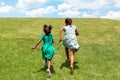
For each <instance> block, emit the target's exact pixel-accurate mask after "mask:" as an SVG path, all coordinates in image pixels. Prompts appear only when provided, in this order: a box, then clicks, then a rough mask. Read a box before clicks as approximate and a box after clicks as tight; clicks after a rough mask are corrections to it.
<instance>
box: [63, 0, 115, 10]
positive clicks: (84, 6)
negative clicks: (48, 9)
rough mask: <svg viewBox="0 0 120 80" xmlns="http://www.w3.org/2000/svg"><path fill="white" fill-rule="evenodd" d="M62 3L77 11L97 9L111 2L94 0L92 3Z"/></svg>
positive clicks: (70, 1)
mask: <svg viewBox="0 0 120 80" xmlns="http://www.w3.org/2000/svg"><path fill="white" fill-rule="evenodd" d="M63 1H64V2H66V3H68V4H69V5H72V7H76V8H79V9H92V10H94V9H99V8H101V7H104V6H106V5H109V4H112V2H113V1H112V0H94V1H89V2H88V1H83V0H63Z"/></svg>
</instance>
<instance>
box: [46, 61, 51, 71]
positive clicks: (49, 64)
mask: <svg viewBox="0 0 120 80" xmlns="http://www.w3.org/2000/svg"><path fill="white" fill-rule="evenodd" d="M47 63H48V69H50V66H51V60H47Z"/></svg>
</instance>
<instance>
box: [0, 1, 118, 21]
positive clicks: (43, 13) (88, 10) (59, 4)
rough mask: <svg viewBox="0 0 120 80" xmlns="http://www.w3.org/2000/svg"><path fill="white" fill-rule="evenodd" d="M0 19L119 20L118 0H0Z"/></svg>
mask: <svg viewBox="0 0 120 80" xmlns="http://www.w3.org/2000/svg"><path fill="white" fill-rule="evenodd" d="M0 17H43V18H44V17H49V18H64V17H72V18H109V19H116V20H120V0H0Z"/></svg>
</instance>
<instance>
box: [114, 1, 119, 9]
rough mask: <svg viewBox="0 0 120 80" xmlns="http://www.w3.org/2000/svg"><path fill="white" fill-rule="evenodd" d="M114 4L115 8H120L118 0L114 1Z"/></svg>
mask: <svg viewBox="0 0 120 80" xmlns="http://www.w3.org/2000/svg"><path fill="white" fill-rule="evenodd" d="M114 2H115V7H118V8H120V0H114Z"/></svg>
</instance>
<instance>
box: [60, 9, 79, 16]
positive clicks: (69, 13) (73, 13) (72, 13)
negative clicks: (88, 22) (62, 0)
mask: <svg viewBox="0 0 120 80" xmlns="http://www.w3.org/2000/svg"><path fill="white" fill-rule="evenodd" d="M58 15H60V16H62V17H80V12H79V11H77V10H67V11H65V12H58Z"/></svg>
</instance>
